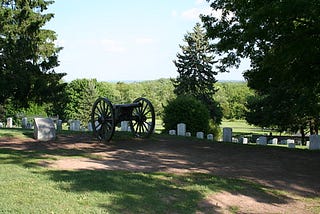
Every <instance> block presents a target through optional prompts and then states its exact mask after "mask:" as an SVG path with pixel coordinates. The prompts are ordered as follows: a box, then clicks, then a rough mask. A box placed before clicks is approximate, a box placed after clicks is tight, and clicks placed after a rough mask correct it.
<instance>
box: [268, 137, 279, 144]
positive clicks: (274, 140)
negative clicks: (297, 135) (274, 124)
mask: <svg viewBox="0 0 320 214" xmlns="http://www.w3.org/2000/svg"><path fill="white" fill-rule="evenodd" d="M269 142H270V144H272V145H277V144H278V138H272V139H271V140H270V141H269Z"/></svg>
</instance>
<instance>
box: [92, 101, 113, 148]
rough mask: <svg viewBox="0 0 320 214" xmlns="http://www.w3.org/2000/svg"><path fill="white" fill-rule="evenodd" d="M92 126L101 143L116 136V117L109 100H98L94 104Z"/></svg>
mask: <svg viewBox="0 0 320 214" xmlns="http://www.w3.org/2000/svg"><path fill="white" fill-rule="evenodd" d="M91 124H92V129H93V133H94V135H96V137H97V138H98V139H99V140H100V141H104V142H108V141H110V139H111V138H112V136H113V134H114V129H115V116H114V110H113V106H112V104H111V102H110V101H109V100H108V99H107V98H98V99H97V100H96V102H95V103H94V104H93V107H92V112H91Z"/></svg>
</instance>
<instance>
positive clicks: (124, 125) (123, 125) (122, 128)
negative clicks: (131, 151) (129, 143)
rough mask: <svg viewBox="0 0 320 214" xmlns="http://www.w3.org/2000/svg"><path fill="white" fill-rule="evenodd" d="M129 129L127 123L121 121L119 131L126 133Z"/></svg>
mask: <svg viewBox="0 0 320 214" xmlns="http://www.w3.org/2000/svg"><path fill="white" fill-rule="evenodd" d="M128 128H129V121H121V129H120V130H121V131H122V132H127V131H128Z"/></svg>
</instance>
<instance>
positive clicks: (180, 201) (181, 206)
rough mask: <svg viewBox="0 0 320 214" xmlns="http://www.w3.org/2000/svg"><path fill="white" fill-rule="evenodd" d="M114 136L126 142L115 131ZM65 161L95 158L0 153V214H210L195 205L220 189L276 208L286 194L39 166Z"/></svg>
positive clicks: (242, 185) (247, 184)
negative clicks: (67, 159)
mask: <svg viewBox="0 0 320 214" xmlns="http://www.w3.org/2000/svg"><path fill="white" fill-rule="evenodd" d="M19 132H20V133H19ZM24 133H25V130H16V129H10V130H5V129H1V130H0V136H10V137H16V135H18V136H21V137H28V133H27V134H24ZM29 134H30V133H29ZM119 136H120V138H121V139H126V138H129V136H127V135H121V134H120V133H116V137H119ZM168 137H169V136H168ZM153 138H157V135H155V136H154V137H152V138H151V139H153ZM121 139H120V140H121ZM0 143H1V140H0ZM227 145H229V146H231V145H230V144H227ZM235 146H238V145H235ZM279 149H281V148H279ZM65 157H88V158H92V159H99V158H100V157H99V156H97V157H96V156H91V155H90V154H88V153H85V152H84V151H79V150H72V149H69V150H63V149H57V150H46V151H37V152H35V151H19V150H11V149H0V195H1V197H0V213H196V212H198V211H200V212H204V213H215V212H216V211H217V210H215V209H216V207H215V206H211V207H203V206H199V204H201V202H203V201H204V200H205V199H206V198H207V197H208V196H210V195H211V194H214V193H217V192H220V191H227V192H230V193H232V194H242V195H246V196H249V197H252V198H257V200H259V201H261V202H265V203H280V204H281V203H287V201H288V196H289V195H291V193H287V192H284V191H279V190H277V189H270V188H267V187H265V186H262V185H260V184H257V183H254V182H251V181H248V180H245V179H233V178H224V177H219V176H214V175H209V174H199V173H192V174H184V175H177V174H171V173H157V172H154V173H143V172H126V171H103V170H79V171H68V170H53V169H49V168H46V167H43V166H42V163H43V162H46V161H52V160H57V159H61V158H65ZM303 200H304V201H305V202H306V203H308V204H313V205H314V206H313V207H312V209H313V211H314V212H315V213H317V212H318V211H320V207H319V206H317V204H320V198H303ZM228 210H229V212H231V213H237V212H238V211H239V208H238V207H236V206H232V207H229V208H228Z"/></svg>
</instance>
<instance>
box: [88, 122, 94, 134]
mask: <svg viewBox="0 0 320 214" xmlns="http://www.w3.org/2000/svg"><path fill="white" fill-rule="evenodd" d="M88 131H89V132H92V131H93V128H92V123H91V122H89V123H88Z"/></svg>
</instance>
